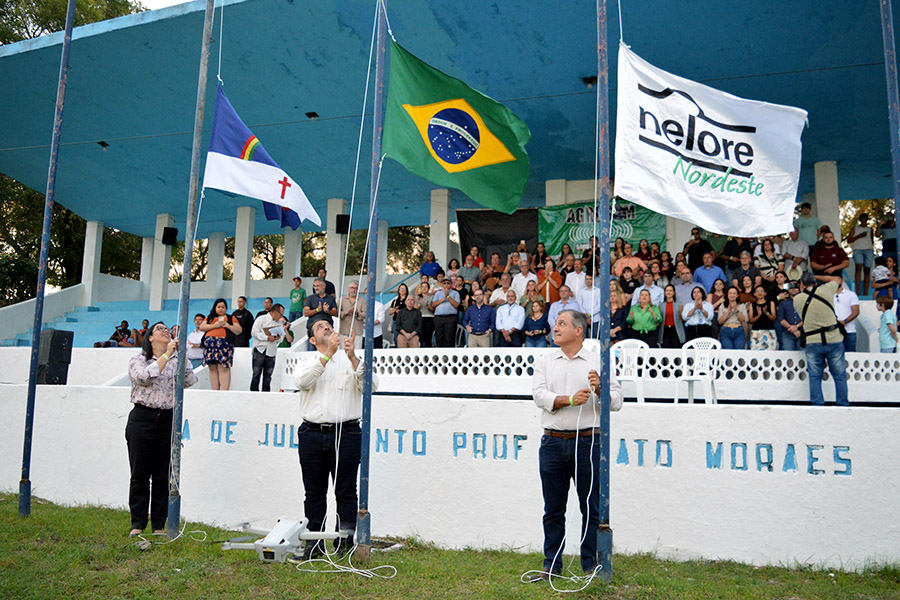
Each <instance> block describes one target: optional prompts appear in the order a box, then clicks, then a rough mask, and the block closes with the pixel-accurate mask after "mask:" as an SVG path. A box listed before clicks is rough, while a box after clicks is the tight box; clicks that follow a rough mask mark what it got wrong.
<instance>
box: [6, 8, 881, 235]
mask: <svg viewBox="0 0 900 600" xmlns="http://www.w3.org/2000/svg"><path fill="white" fill-rule="evenodd" d="M204 7H205V2H203V1H202V0H199V1H197V2H192V3H188V4H183V5H178V6H173V7H170V8H166V9H162V10H158V11H152V12H145V13H141V14H137V15H130V16H127V17H122V18H119V19H115V20H111V21H106V22H102V23H96V24H92V25H86V26H84V27H80V28H77V29H76V30H75V34H74V38H73V39H74V41H73V44H72V53H71V61H70V64H71V70H70V72H69V81H68V91H67V96H66V107H65V114H64V119H63V129H62V144H63V145H62V148H61V150H60V163H59V170H58V174H57V200H58V201H59V202H60V203H61V204H63V205H65V206H67V207H68V208H70V209H72V210H74V211H75V212H76V213H78V214H79V215H81V216H82V217H84V218H86V219H89V220H98V221H102V222H103V223H104V224H105V225H106V226H109V227H115V228H118V229H121V230H124V231H128V232H132V233H135V234H138V235H141V236H147V237H149V236H152V235H153V229H154V225H155V217H156V215H157V214H158V213H163V212H168V213H170V214H172V215H174V216H175V219H176V223H177V224H178V223H180V225H179V229H180V235H181V237H182V238H183V236H184V231H183V224H184V221H185V210H186V204H187V197H188V180H189V171H190V157H191V131H192V127H193V117H194V105H195V102H196V89H197V73H198V65H199V50H200V36H201V32H202V25H203V10H204ZM374 8H375V7H374V3H373V2H371V1H368V0H367V1H362V0H340V1H338V0H330V1H328V0H322V1H317V2H295V1H293V0H230V1H226V6H225V18H224V24H225V27H224V33H223V36H222V37H223V51H222V57H221V61H222V79H223V81H224V82H225V90H226V92H227V93H228V96H229V99H230V100H231V102H232V103H233V104H234V106H235V108H236V110H237V111H238V113H239V114H240V115H241V117H242V119H243V120H244V121H245V122H246V123H247V125H248V126H249V127H250V128H251V129H252V130H253V132H254V133H255V134H256V135H257V137H258V138H259V139H260V140H261V141H262V143H263V144H264V145H265V147H266V149H267V150H268V151H269V153H270V154H271V155H272V157H273V158H274V159H275V160H277V161H278V163H279V164H280V165H281V166H282V167H283V168H284V169H285V170H286V171H287V172H288V173H290V174H291V176H292V177H293V178H294V179H296V180H297V181H299V182H300V183H301V185H302V186H303V188H304V190H305V191H306V193H307V195H308V196H309V198H310V200H311V201H312V203H313V206H314V207H315V208H316V210H317V211H318V212H319V214H320V215H321V216H323V217H324V215H325V212H326V202H327V199H328V198H331V197H345V198H349V197H350V194H351V190H352V188H353V173H354V162H355V153H356V148H357V140H358V136H359V115H360V112H361V109H362V101H363V90H364V85H365V74H366V62H367V59H368V55H369V44H370V40H371V34H372V24H373V17H374ZM388 10H389V13H388V16H389V19H390V23H391V26H392V30H393V34H394V36H395V37H396V39H397V40H398V41H399V42H400V43H401V44H402V45H403V46H404V47H406V48H407V49H408V50H410V51H411V52H413V53H414V54H416V55H417V56H419V57H420V58H421V59H423V60H425V61H426V62H428V63H429V64H431V65H433V66H435V67H436V68H438V69H441V70H443V71H445V72H447V73H449V74H451V75H453V76H456V77H459V78H461V79H463V80H464V81H466V82H467V83H469V85H471V86H472V87H474V88H476V89H478V90H480V91H482V92H484V93H486V94H488V95H489V96H491V97H493V98H495V99H497V100H499V101H501V102H503V103H504V104H506V105H507V106H508V107H509V108H510V109H512V110H513V111H514V112H515V113H516V114H518V115H519V116H520V117H521V118H522V119H523V120H524V121H525V122H526V123H527V124H528V126H529V127H530V128H531V131H532V141H531V142H530V143H529V145H528V146H527V150H528V152H529V156H530V159H531V165H532V170H531V179H530V182H529V184H528V186H527V188H526V195H525V198H524V200H523V203H522V205H523V206H537V205H542V204H543V203H544V181H545V180H547V179H590V178H592V177H593V171H594V111H595V99H596V96H595V89H589V88H587V87H586V86H585V83H584V82H583V81H582V78H583V77H589V76H591V75H593V74H595V73H596V30H595V24H596V15H595V3H594V2H593V1H592V0H591V1H585V0H573V1H571V2H565V3H538V2H533V1H530V0H495V1H493V2H485V1H484V0H457V1H455V2H425V1H423V0H410V1H408V2H396V3H390V4H389V5H388ZM878 10H879V9H878V3H876V2H864V3H863V2H846V1H843V0H821V1H817V2H772V1H761V2H740V3H727V4H723V3H721V2H717V1H714V0H694V1H690V2H688V1H686V0H678V1H671V2H650V1H637V2H625V3H624V6H623V15H622V17H623V23H624V27H625V33H626V36H625V40H626V42H627V43H628V44H629V45H630V46H631V47H632V49H633V50H634V51H635V52H636V53H637V54H639V55H640V56H642V57H643V58H645V59H646V60H648V61H650V62H651V63H653V64H655V65H656V66H658V67H660V68H662V69H665V70H668V71H670V72H672V73H675V74H677V75H681V76H683V77H687V78H690V79H694V80H697V81H701V82H704V83H707V84H709V85H711V86H713V87H716V88H719V89H722V90H725V91H727V92H730V93H732V94H736V95H739V96H743V97H747V98H753V99H758V100H764V101H767V102H774V103H779V104H788V105H792V106H798V107H801V108H804V109H806V110H807V111H809V128H808V129H807V130H806V131H805V132H804V134H803V165H802V173H801V183H800V190H799V191H800V193H805V192H810V191H813V164H814V163H815V162H817V161H823V160H833V161H837V164H838V174H839V184H840V195H841V198H842V199H845V200H850V199H868V198H883V197H890V196H891V195H892V193H893V192H892V187H891V178H890V175H891V166H890V147H889V140H888V113H887V100H886V98H887V94H886V88H885V70H884V63H883V48H882V38H881V26H880V17H879V12H878ZM897 16H898V13H897V11H896V10H895V15H894V18H895V20H897ZM219 17H220V12H219V11H217V12H216V23H215V25H214V37H216V38H218V36H219V33H218V32H219ZM618 19H619V16H618V13H617V9H616V6H615V3H609V39H610V53H609V56H610V79H609V82H610V88H611V90H610V115H611V117H610V118H611V121H613V122H612V123H611V131H610V140H614V139H615V124H614V120H615V119H614V116H615V104H616V103H615V86H616V68H615V65H616V56H617V38H618ZM61 40H62V36H61V34H54V35H50V36H46V37H43V38H39V39H35V40H29V41H25V42H21V43H18V44H11V45H7V46H2V47H0V89H2V90H3V93H2V94H0V114H2V115H3V121H4V126H3V127H2V128H0V172H3V173H5V174H7V175H9V176H11V177H13V178H15V179H17V180H19V181H21V182H23V183H25V184H26V185H29V186H31V187H33V188H35V189H37V190H40V191H43V190H44V188H45V187H46V177H47V163H48V159H49V151H48V149H49V141H50V135H51V128H52V121H53V111H54V105H55V98H56V78H57V75H58V71H59V54H60V44H61ZM218 60H219V51H218V43H217V41H216V42H215V43H214V45H213V48H212V55H211V58H210V85H209V88H208V94H207V110H206V127H207V132H206V135H205V136H204V144H206V143H208V141H209V133H208V128H209V126H210V124H211V120H212V115H213V103H214V101H215V74H216V70H217V63H218ZM371 94H372V90H371V88H370V93H369V107H368V112H371V110H372V108H371V98H372V95H371ZM310 112H315V113H317V114H318V118H317V119H314V120H313V119H310V118H309V117H307V116H306V113H310ZM99 142H104V145H101V144H100V143H99ZM204 153H205V145H204ZM370 161H371V131H370V128H366V130H365V131H364V132H363V144H362V153H361V164H360V176H359V185H358V189H357V205H356V209H355V210H354V224H353V225H354V227H364V226H365V224H366V221H367V218H366V217H367V213H368V197H369V168H370ZM433 187H435V186H433V185H432V184H430V183H429V182H428V181H425V180H423V179H420V178H418V177H416V176H413V175H410V174H409V173H407V172H406V171H405V170H404V169H403V168H402V167H400V166H399V165H398V164H397V163H395V162H393V161H391V160H388V161H386V163H385V167H384V171H383V174H382V178H381V190H382V191H381V207H382V208H381V211H382V213H381V214H382V218H383V219H386V220H388V221H389V223H390V224H391V225H392V226H393V225H409V224H424V223H426V222H427V221H428V218H429V216H428V215H429V213H428V206H429V197H430V190H431V189H432V188H433ZM248 204H249V205H253V206H257V222H256V233H257V234H263V233H275V232H278V231H279V230H278V226H277V224H276V223H275V222H268V221H266V220H265V216H264V214H263V210H262V206H261V205H260V203H259V202H257V201H255V200H249V199H246V198H240V197H233V196H229V195H227V194H224V193H221V192H217V191H208V192H207V195H206V199H205V200H204V205H203V213H202V214H201V217H200V225H199V231H198V235H199V237H201V238H202V237H205V236H207V235H208V234H209V233H212V232H215V231H225V232H232V231H233V230H234V221H235V208H236V207H237V206H240V205H248ZM477 206H478V205H477V204H475V203H474V202H472V201H471V200H470V199H468V198H467V197H465V196H464V195H463V194H462V193H455V194H454V195H453V207H454V208H476V207H477Z"/></svg>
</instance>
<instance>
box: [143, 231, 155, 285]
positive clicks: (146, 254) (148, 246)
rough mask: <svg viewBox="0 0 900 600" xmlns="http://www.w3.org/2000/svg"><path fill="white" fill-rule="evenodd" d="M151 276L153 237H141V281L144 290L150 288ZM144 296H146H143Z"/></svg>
mask: <svg viewBox="0 0 900 600" xmlns="http://www.w3.org/2000/svg"><path fill="white" fill-rule="evenodd" d="M152 276H153V238H152V237H145V238H141V283H142V284H144V292H145V293H148V292H149V290H150V278H151V277H152ZM145 297H146V296H145Z"/></svg>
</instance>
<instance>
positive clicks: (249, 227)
mask: <svg viewBox="0 0 900 600" xmlns="http://www.w3.org/2000/svg"><path fill="white" fill-rule="evenodd" d="M255 226H256V208H254V207H252V206H239V207H238V209H237V224H236V225H235V228H234V274H233V275H232V281H231V306H232V307H233V306H236V305H237V299H238V296H246V297H248V298H249V297H250V260H251V259H252V258H253V231H254V227H255Z"/></svg>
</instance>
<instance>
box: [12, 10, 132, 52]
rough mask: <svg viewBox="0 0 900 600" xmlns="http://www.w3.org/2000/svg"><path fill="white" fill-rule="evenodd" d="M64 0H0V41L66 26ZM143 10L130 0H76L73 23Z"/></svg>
mask: <svg viewBox="0 0 900 600" xmlns="http://www.w3.org/2000/svg"><path fill="white" fill-rule="evenodd" d="M66 6H67V2H66V0H0V45H2V44H11V43H13V42H19V41H22V40H28V39H32V38H36V37H40V36H42V35H46V34H48V33H53V32H54V31H62V30H63V29H64V28H65V26H66ZM143 10H145V8H144V6H143V5H142V4H141V3H140V2H130V1H129V0H78V2H77V3H76V5H75V25H76V26H77V25H84V24H86V23H96V22H97V21H104V20H106V19H112V18H115V17H121V16H122V15H128V14H131V13H137V12H141V11H143Z"/></svg>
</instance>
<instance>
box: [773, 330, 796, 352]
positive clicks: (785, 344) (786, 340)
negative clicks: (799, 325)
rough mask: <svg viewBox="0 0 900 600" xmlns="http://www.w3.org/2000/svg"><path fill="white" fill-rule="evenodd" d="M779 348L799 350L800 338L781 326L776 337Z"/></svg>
mask: <svg viewBox="0 0 900 600" xmlns="http://www.w3.org/2000/svg"><path fill="white" fill-rule="evenodd" d="M778 349H779V350H799V349H800V338H798V337H794V334H793V333H791V332H790V331H788V330H787V329H784V328H782V330H781V337H780V338H778Z"/></svg>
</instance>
